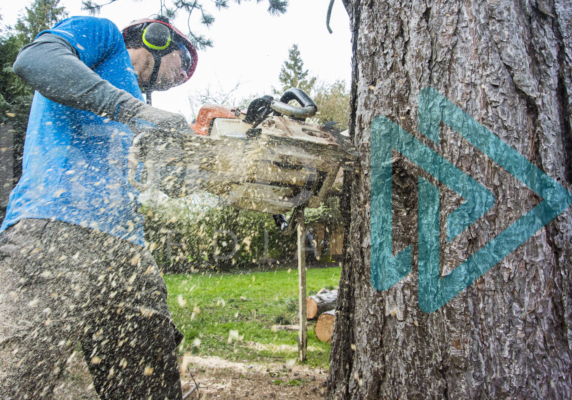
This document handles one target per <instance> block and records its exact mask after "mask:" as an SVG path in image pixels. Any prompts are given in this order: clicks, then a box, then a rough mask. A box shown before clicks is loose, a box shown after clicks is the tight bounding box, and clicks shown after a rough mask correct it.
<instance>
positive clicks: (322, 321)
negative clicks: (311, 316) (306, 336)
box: [314, 310, 336, 342]
mask: <svg viewBox="0 0 572 400" xmlns="http://www.w3.org/2000/svg"><path fill="white" fill-rule="evenodd" d="M335 320H336V310H330V311H326V312H324V313H322V314H321V315H320V316H319V317H318V321H317V322H316V326H315V327H314V332H316V337H317V338H318V340H320V341H322V342H331V341H332V333H333V332H334V322H335Z"/></svg>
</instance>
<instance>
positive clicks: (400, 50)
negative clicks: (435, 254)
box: [327, 0, 572, 400]
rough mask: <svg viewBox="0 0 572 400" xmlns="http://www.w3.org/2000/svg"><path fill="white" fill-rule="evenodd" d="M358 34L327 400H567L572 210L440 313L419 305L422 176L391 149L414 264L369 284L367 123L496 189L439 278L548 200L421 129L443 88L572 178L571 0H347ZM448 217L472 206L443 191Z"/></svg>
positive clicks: (398, 226)
mask: <svg viewBox="0 0 572 400" xmlns="http://www.w3.org/2000/svg"><path fill="white" fill-rule="evenodd" d="M344 4H345V5H346V9H347V11H348V14H349V17H350V24H351V29H352V33H353V39H352V40H353V60H352V63H353V64H352V65H353V82H352V114H351V118H350V136H351V138H352V140H353V141H354V143H355V145H356V147H357V148H358V151H359V153H360V160H359V162H358V163H357V164H356V173H355V175H354V176H353V183H352V187H351V226H350V229H349V232H348V242H347V243H348V244H347V246H346V249H347V254H346V257H345V262H344V266H343V270H342V277H341V281H340V289H339V299H338V306H337V312H338V313H337V315H336V316H337V318H336V324H335V331H334V337H333V342H332V353H331V368H330V375H329V378H328V395H327V398H328V399H381V398H383V399H385V398H388V399H389V398H390V399H397V398H399V399H401V400H405V399H443V398H445V399H457V398H463V399H469V398H470V399H504V398H507V399H508V398H510V399H529V398H530V399H532V398H551V399H567V398H572V378H571V377H572V262H571V256H572V248H571V247H572V245H571V238H572V229H571V228H572V212H571V211H570V209H568V210H566V211H565V212H564V213H562V214H561V215H560V216H559V217H557V218H556V219H555V220H553V221H552V222H551V223H550V224H548V225H547V226H546V227H545V228H543V229H542V230H540V231H539V232H537V234H535V235H534V236H533V237H532V238H530V239H529V240H527V241H526V242H525V243H524V244H522V245H521V246H520V247H518V249H516V250H515V251H514V252H513V253H511V254H510V255H509V256H507V257H506V258H505V259H503V260H502V261H501V262H500V263H499V264H497V265H496V266H494V267H493V268H492V269H491V270H489V271H488V272H487V273H486V274H485V275H483V276H482V277H481V278H479V279H478V280H477V281H476V282H474V283H473V284H472V285H471V286H469V287H468V288H467V289H466V290H464V291H463V292H461V293H460V294H459V295H458V296H457V297H455V298H454V299H453V300H452V301H450V302H449V303H447V304H446V305H445V306H444V307H442V308H441V309H439V310H438V311H436V312H434V313H431V314H425V313H423V312H422V311H421V310H420V309H419V306H418V304H417V243H416V242H417V221H416V218H417V200H416V199H417V175H418V174H419V175H421V176H423V177H424V178H425V179H427V180H428V181H430V182H432V183H434V184H437V185H439V184H438V183H437V182H435V180H434V179H432V178H430V177H429V176H427V174H424V172H423V171H420V170H419V169H418V168H416V167H415V166H414V165H413V164H412V163H411V162H409V161H408V160H407V159H405V158H403V157H401V156H399V155H398V154H397V153H394V156H395V158H394V177H393V185H394V186H393V188H394V191H393V196H394V202H393V214H394V229H393V241H394V243H393V248H394V254H396V253H397V252H399V251H401V250H402V249H404V248H405V247H406V246H407V245H409V244H411V245H412V250H413V270H412V273H411V274H410V275H409V276H407V277H406V278H405V279H403V280H402V281H401V282H399V283H398V284H397V285H395V286H394V287H392V288H391V289H390V290H388V291H385V292H378V291H376V290H375V289H374V288H373V287H372V285H371V283H370V208H369V204H370V175H369V173H370V125H371V121H372V120H373V118H375V117H377V116H385V117H387V118H389V119H391V120H392V121H394V122H395V123H397V124H399V125H401V126H402V127H403V128H404V129H405V130H407V131H408V132H410V133H411V134H413V135H414V136H416V137H417V138H419V139H420V140H423V142H424V143H425V144H426V145H427V146H430V147H432V148H433V149H434V150H435V151H438V152H439V153H440V154H442V155H443V156H444V157H445V158H446V159H447V160H449V161H450V162H452V163H453V164H454V165H455V166H457V167H458V168H460V169H461V170H463V171H465V172H466V173H468V174H469V175H470V176H472V177H473V178H474V179H476V180H477V181H478V182H479V183H481V184H483V185H484V186H485V187H487V188H488V189H489V190H491V191H492V192H493V193H494V195H495V199H496V204H495V206H494V207H493V208H492V209H491V210H490V211H489V212H487V213H486V214H485V215H484V216H483V217H482V218H480V219H479V220H478V221H477V222H476V223H475V224H473V225H472V226H471V227H470V228H469V229H467V230H466V231H465V232H463V233H462V234H461V235H460V236H459V237H458V238H456V239H455V240H453V241H452V242H450V243H446V241H444V240H443V238H445V232H444V231H442V232H441V236H442V254H441V265H444V268H443V270H442V272H441V273H442V275H445V274H447V273H448V272H450V271H451V270H453V269H454V268H455V267H456V266H457V265H459V263H460V262H461V261H464V260H465V259H466V258H467V257H468V256H469V255H471V254H474V253H475V252H476V251H478V250H479V249H480V248H481V247H482V246H483V245H485V244H486V243H487V242H489V241H490V240H491V239H492V238H494V237H496V236H497V235H498V234H499V233H500V232H502V231H503V230H504V229H506V228H507V227H508V226H509V225H510V224H511V223H512V222H514V221H515V220H517V219H518V218H520V217H521V216H522V215H524V214H525V213H526V212H528V211H529V210H530V209H532V208H533V207H534V206H535V205H536V204H538V202H539V201H540V199H539V198H538V196H536V195H535V194H534V193H533V192H532V191H531V190H530V189H528V188H526V187H525V186H524V185H523V184H521V183H520V182H518V181H517V180H516V179H515V178H513V177H512V176H511V175H510V174H508V173H507V172H506V171H505V170H503V169H502V168H500V167H499V166H498V165H497V164H496V163H495V162H493V161H492V160H490V159H489V158H488V157H486V156H484V155H483V154H482V153H481V152H480V151H479V150H477V149H475V148H474V147H473V146H471V145H469V144H468V142H466V141H465V140H464V139H461V138H460V136H459V135H458V134H456V133H455V132H452V131H451V130H450V129H449V128H446V127H443V126H442V128H441V129H442V132H441V143H440V146H435V145H433V144H432V143H428V141H427V140H425V139H423V137H422V135H420V134H419V132H418V129H417V118H418V114H417V111H418V104H417V98H418V95H419V92H420V90H421V89H423V88H425V87H433V88H435V89H436V90H438V91H439V92H440V93H442V94H444V95H445V96H446V97H447V98H449V99H450V100H451V101H453V102H454V103H455V104H456V105H458V106H459V107H460V108H462V109H463V110H464V111H465V112H467V113H468V114H469V115H471V116H472V117H473V118H475V120H477V122H479V123H480V124H482V125H484V126H485V127H486V128H488V129H489V130H490V131H492V132H494V133H495V134H496V135H497V136H499V137H500V138H501V139H502V140H503V141H504V142H506V143H507V144H509V145H510V146H512V147H513V148H514V149H516V150H517V151H518V152H519V153H520V154H522V155H523V156H524V157H526V158H528V159H529V160H530V161H531V162H532V163H534V164H535V165H536V166H537V167H539V168H540V169H542V170H543V171H544V172H546V173H547V174H548V175H549V176H550V177H552V178H553V179H555V180H557V181H558V182H559V183H560V184H561V185H563V186H564V187H565V188H566V189H567V190H570V189H571V186H572V185H571V183H572V125H571V123H572V121H571V118H570V117H571V115H572V74H571V72H572V71H571V70H572V67H571V66H572V3H571V2H570V1H569V0H536V1H534V0H512V1H511V0H490V1H484V0H475V1H459V0H457V1H454V0H453V1H451V0H443V1H442V0H427V1H423V0H404V1H396V0H389V1H379V0H368V1H365V0H344ZM439 188H440V196H441V216H440V219H441V226H444V221H445V219H446V217H447V215H448V214H449V213H450V212H451V211H452V210H454V209H455V208H456V207H457V206H458V205H459V204H460V202H461V201H462V199H460V198H459V197H458V196H457V195H455V193H454V192H452V191H451V190H449V189H447V188H446V187H444V186H443V185H439Z"/></svg>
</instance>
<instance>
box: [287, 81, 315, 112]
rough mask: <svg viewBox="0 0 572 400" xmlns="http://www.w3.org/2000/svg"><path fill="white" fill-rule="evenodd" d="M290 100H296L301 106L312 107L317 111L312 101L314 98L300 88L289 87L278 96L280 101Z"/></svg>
mask: <svg viewBox="0 0 572 400" xmlns="http://www.w3.org/2000/svg"><path fill="white" fill-rule="evenodd" d="M292 100H296V101H297V102H298V103H299V104H300V105H301V106H302V107H314V108H315V109H316V111H318V106H317V105H316V103H314V100H312V99H311V98H310V96H308V94H307V93H306V92H304V91H303V90H302V89H299V88H295V87H293V88H290V89H288V90H287V91H285V92H284V94H283V95H282V97H280V102H282V103H284V104H288V103H289V102H290V101H292Z"/></svg>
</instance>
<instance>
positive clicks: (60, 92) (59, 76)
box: [13, 34, 140, 119]
mask: <svg viewBox="0 0 572 400" xmlns="http://www.w3.org/2000/svg"><path fill="white" fill-rule="evenodd" d="M13 68H14V72H15V73H16V74H17V75H18V76H19V77H21V78H22V79H24V80H25V81H26V82H28V83H29V84H30V85H31V86H32V87H33V88H34V89H35V90H37V91H38V92H40V93H41V94H42V95H43V96H44V97H46V98H48V99H50V100H52V101H54V102H56V103H59V104H63V105H66V106H69V107H73V108H76V109H79V110H85V111H91V112H93V113H95V114H97V115H102V116H108V118H111V119H115V114H116V112H117V110H118V108H119V107H120V106H121V105H122V104H123V103H125V102H128V101H130V100H131V101H133V100H135V101H137V102H140V101H139V100H137V99H135V98H134V97H133V96H132V95H130V94H129V93H127V92H126V91H124V90H121V89H118V88H116V87H115V86H113V85H111V84H110V83H109V82H107V81H106V80H104V79H102V78H101V77H100V76H99V75H98V74H96V73H95V72H93V71H92V70H91V69H90V68H89V67H88V66H87V65H85V64H84V63H83V62H82V61H81V60H80V59H79V56H78V54H77V51H76V49H75V48H74V47H73V46H72V45H71V44H70V43H69V42H68V41H67V40H65V39H64V38H62V37H60V36H57V35H53V34H44V35H42V36H40V37H39V38H38V39H36V40H35V41H34V42H33V43H31V44H29V45H28V46H26V47H25V48H24V49H23V50H22V51H21V52H20V54H19V55H18V58H17V59H16V62H15V63H14V67H13Z"/></svg>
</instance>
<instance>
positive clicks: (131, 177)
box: [127, 132, 155, 192]
mask: <svg viewBox="0 0 572 400" xmlns="http://www.w3.org/2000/svg"><path fill="white" fill-rule="evenodd" d="M146 135H147V133H146V132H144V133H140V134H139V135H137V136H136V137H135V138H134V139H133V142H132V143H131V147H130V148H129V155H128V156H127V168H128V169H129V171H128V173H127V181H128V182H129V184H130V185H131V186H133V187H134V188H135V189H137V190H139V192H144V191H146V190H147V189H149V188H150V187H151V184H152V183H153V179H154V177H155V175H154V170H153V165H151V164H150V163H147V164H146V165H145V166H146V167H147V183H145V184H143V183H141V182H139V181H137V179H136V174H137V167H138V166H139V151H140V149H141V145H140V142H141V141H142V139H143V138H144V137H145V136H146Z"/></svg>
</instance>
